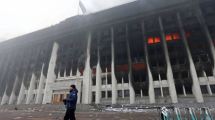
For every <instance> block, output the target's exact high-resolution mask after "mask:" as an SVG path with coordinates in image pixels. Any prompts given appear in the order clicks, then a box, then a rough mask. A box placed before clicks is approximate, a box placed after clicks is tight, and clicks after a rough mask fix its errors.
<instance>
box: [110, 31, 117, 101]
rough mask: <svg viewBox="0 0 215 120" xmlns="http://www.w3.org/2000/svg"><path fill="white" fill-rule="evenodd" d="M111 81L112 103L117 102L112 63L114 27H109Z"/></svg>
mask: <svg viewBox="0 0 215 120" xmlns="http://www.w3.org/2000/svg"><path fill="white" fill-rule="evenodd" d="M111 82H112V104H116V103H117V81H116V76H115V65H114V29H113V27H111Z"/></svg>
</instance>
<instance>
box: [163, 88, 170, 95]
mask: <svg viewBox="0 0 215 120" xmlns="http://www.w3.org/2000/svg"><path fill="white" fill-rule="evenodd" d="M163 95H164V96H169V88H168V87H163Z"/></svg>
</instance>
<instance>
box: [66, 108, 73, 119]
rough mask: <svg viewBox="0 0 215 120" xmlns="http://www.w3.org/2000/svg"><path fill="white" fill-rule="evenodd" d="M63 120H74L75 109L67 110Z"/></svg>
mask: <svg viewBox="0 0 215 120" xmlns="http://www.w3.org/2000/svg"><path fill="white" fill-rule="evenodd" d="M64 120H75V109H67V110H66V114H65V116H64Z"/></svg>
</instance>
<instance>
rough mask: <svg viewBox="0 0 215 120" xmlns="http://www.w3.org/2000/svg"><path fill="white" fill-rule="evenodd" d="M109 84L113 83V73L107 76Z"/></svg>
mask: <svg viewBox="0 0 215 120" xmlns="http://www.w3.org/2000/svg"><path fill="white" fill-rule="evenodd" d="M107 84H112V81H111V75H108V76H107Z"/></svg>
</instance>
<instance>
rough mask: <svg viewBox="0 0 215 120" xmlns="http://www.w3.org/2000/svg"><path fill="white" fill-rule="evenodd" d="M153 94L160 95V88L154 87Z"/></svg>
mask: <svg viewBox="0 0 215 120" xmlns="http://www.w3.org/2000/svg"><path fill="white" fill-rule="evenodd" d="M155 96H161V90H160V88H155Z"/></svg>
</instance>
